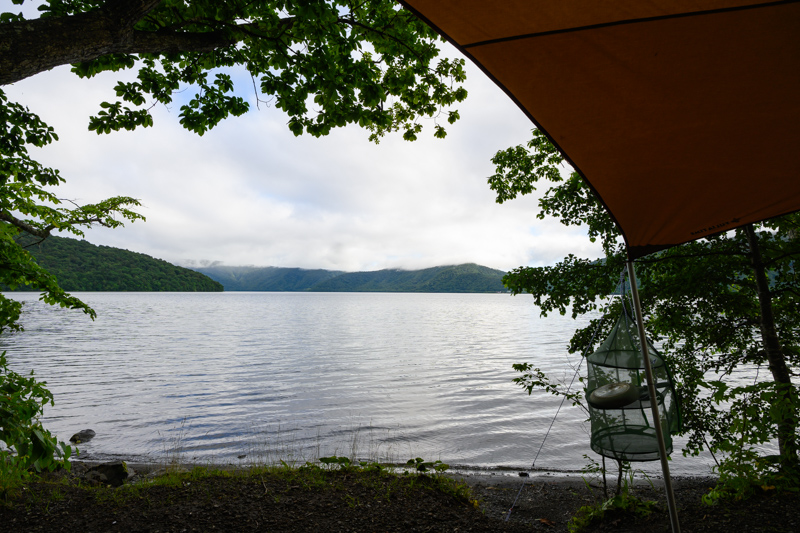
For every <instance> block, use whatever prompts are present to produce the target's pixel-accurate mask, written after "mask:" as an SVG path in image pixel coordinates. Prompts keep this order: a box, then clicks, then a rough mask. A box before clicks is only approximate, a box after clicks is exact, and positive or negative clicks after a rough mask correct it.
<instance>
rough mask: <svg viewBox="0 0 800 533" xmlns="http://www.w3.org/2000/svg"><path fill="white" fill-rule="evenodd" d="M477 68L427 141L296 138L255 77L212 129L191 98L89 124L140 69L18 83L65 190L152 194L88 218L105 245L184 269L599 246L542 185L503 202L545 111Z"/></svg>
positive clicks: (362, 263) (454, 257)
mask: <svg viewBox="0 0 800 533" xmlns="http://www.w3.org/2000/svg"><path fill="white" fill-rule="evenodd" d="M443 48H444V52H445V53H446V54H447V55H449V56H457V55H458V52H457V51H455V49H452V48H449V45H443ZM467 73H468V79H467V82H466V84H465V87H466V88H467V90H468V91H469V97H468V98H467V100H466V101H465V102H463V103H461V104H459V105H457V106H455V108H456V109H458V110H459V111H460V114H461V117H462V118H461V120H459V121H458V122H456V123H455V124H453V125H450V126H449V127H448V135H447V137H446V139H444V140H441V139H435V138H434V137H433V128H432V124H431V125H430V126H428V125H427V124H426V128H425V130H424V131H423V133H422V135H420V138H419V140H417V141H414V142H408V141H404V140H403V139H402V136H401V135H400V134H395V135H392V136H388V137H385V138H384V139H383V140H382V141H381V142H380V144H378V145H375V144H374V143H371V142H370V141H369V140H368V136H369V133H368V132H367V131H365V130H363V129H360V128H358V127H355V126H353V127H347V128H343V129H339V130H335V131H334V132H333V133H332V134H330V135H328V136H327V137H322V138H319V139H317V138H313V137H311V136H308V135H305V136H301V137H295V136H294V135H293V134H292V133H291V132H290V131H289V129H288V127H287V126H286V122H287V117H286V115H284V114H283V113H282V112H281V111H280V110H278V109H275V108H274V107H272V106H269V105H264V104H261V105H260V106H259V108H258V109H257V108H256V105H255V95H254V94H253V92H252V89H250V90H248V87H247V84H244V85H243V86H241V87H239V90H238V92H239V94H240V95H241V96H243V97H244V98H246V99H247V100H249V101H250V102H251V111H250V112H249V113H247V114H245V115H244V116H242V117H232V118H229V119H227V120H225V121H223V122H222V123H221V124H220V125H219V126H217V127H216V128H214V129H213V130H211V131H210V132H208V133H206V134H205V135H204V136H202V137H200V136H197V135H196V134H193V133H191V132H188V131H186V130H184V129H183V128H182V127H181V126H180V124H179V117H178V113H179V109H178V108H179V106H178V105H175V106H173V107H172V108H166V107H163V106H157V107H155V108H153V110H152V114H153V116H154V121H155V125H154V127H152V128H146V129H139V130H137V131H134V132H127V131H121V132H113V133H111V134H109V135H97V134H96V133H93V132H89V131H88V127H87V126H88V121H89V117H90V116H91V115H93V114H95V113H96V112H97V111H98V110H99V109H100V108H99V104H100V102H103V101H114V100H115V97H114V91H113V87H114V85H115V84H116V82H117V80H119V79H130V78H131V77H132V76H133V74H132V72H130V73H127V74H124V73H104V74H101V75H99V76H97V77H95V78H92V79H91V80H82V79H80V78H78V77H77V76H75V75H74V74H72V73H70V72H69V67H68V66H64V67H59V68H56V69H54V70H52V71H50V72H46V73H42V74H39V75H37V76H34V77H32V78H28V79H26V80H23V81H21V82H18V83H16V84H13V85H10V86H6V87H4V88H3V90H5V91H6V94H7V95H8V97H9V99H11V100H16V101H18V102H20V103H22V104H24V105H26V106H28V107H29V108H30V110H31V111H33V112H35V113H37V114H38V115H39V116H40V117H41V118H42V119H43V120H44V121H45V122H47V123H48V124H50V125H51V126H53V127H54V128H55V130H56V133H57V134H58V135H59V137H60V140H59V141H58V142H56V143H54V144H52V145H50V146H48V147H45V148H43V149H33V150H34V152H32V154H33V155H34V157H36V158H37V159H38V160H39V161H41V162H42V163H45V164H47V165H49V166H53V167H55V168H58V169H59V170H60V171H61V174H62V176H63V177H64V178H65V179H66V183H65V184H63V185H61V186H59V187H58V188H57V189H56V190H55V192H56V194H57V196H59V197H60V198H66V199H70V200H73V201H76V202H78V203H93V202H97V201H100V200H102V199H105V198H107V197H111V196H132V197H134V198H137V199H139V200H140V201H141V202H142V203H143V207H142V208H141V209H140V210H139V211H140V212H141V213H142V214H143V215H144V216H145V217H146V219H147V220H146V222H141V221H139V222H135V223H127V224H126V225H125V227H123V228H117V229H113V230H110V229H106V228H93V229H91V230H88V231H87V232H86V237H85V238H86V240H87V241H89V242H91V243H93V244H98V245H100V244H102V245H107V246H114V247H118V248H123V249H127V250H131V251H135V252H141V253H145V254H148V255H150V256H153V257H156V258H159V259H164V260H166V261H169V262H171V263H174V264H178V265H183V266H193V265H197V266H201V265H204V264H208V263H214V262H218V263H221V264H224V265H229V266H243V265H252V266H279V267H301V268H323V269H330V270H344V271H367V270H380V269H385V268H401V269H420V268H428V267H432V266H440V265H452V264H460V263H478V264H480V265H484V266H488V267H491V268H497V269H501V270H505V271H508V270H510V269H512V268H516V267H519V266H542V265H548V264H553V263H555V262H557V261H558V260H559V259H561V258H563V257H564V256H566V255H567V254H569V253H574V254H576V255H579V256H582V257H598V256H599V255H600V249H599V246H598V245H596V244H592V243H591V242H590V241H589V239H588V237H587V236H586V232H585V230H583V229H581V228H567V227H564V226H562V225H561V224H559V223H558V222H557V221H555V220H539V219H537V218H536V213H537V206H536V199H537V197H536V195H535V194H534V195H531V196H527V197H523V198H519V199H516V200H513V201H510V202H506V203H505V204H502V205H500V204H497V203H496V202H495V195H494V193H493V191H491V190H490V189H489V186H488V184H487V177H488V176H490V175H492V174H493V166H492V164H491V158H492V156H493V155H494V154H495V153H496V152H497V151H498V150H501V149H505V148H508V147H510V146H514V145H517V144H522V143H525V142H526V141H527V140H528V139H530V130H531V128H532V124H531V123H530V121H529V120H528V119H527V118H526V117H525V115H524V114H523V113H522V111H520V110H519V109H518V108H517V107H516V105H515V104H514V103H513V102H512V101H511V100H510V99H509V98H508V97H507V96H506V95H505V93H504V92H503V91H502V90H501V89H500V88H498V87H497V86H495V85H494V83H492V82H491V81H490V80H489V79H488V78H486V76H485V75H484V74H483V73H481V72H480V71H479V70H478V69H477V68H476V67H474V66H473V65H472V64H470V63H469V62H468V64H467ZM126 77H127V78H126ZM248 81H249V79H248ZM262 98H263V96H262ZM64 236H67V235H64Z"/></svg>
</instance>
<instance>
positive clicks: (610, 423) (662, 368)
mask: <svg viewBox="0 0 800 533" xmlns="http://www.w3.org/2000/svg"><path fill="white" fill-rule="evenodd" d="M640 346H641V345H640V343H639V333H638V331H637V328H636V323H635V322H634V320H633V319H632V318H631V317H630V316H629V315H628V313H627V312H623V313H622V316H621V317H620V318H619V320H618V321H617V324H616V325H615V326H614V328H613V329H612V330H611V333H610V334H609V335H608V337H607V338H606V340H605V341H603V344H602V345H601V346H600V348H598V349H597V351H595V352H594V353H593V354H591V355H589V357H587V358H586V361H587V363H588V367H589V370H588V372H589V376H588V381H587V387H586V400H587V403H588V404H589V415H590V418H591V425H592V438H591V446H592V450H594V451H595V452H597V453H598V454H600V455H603V456H605V457H610V458H613V459H617V460H622V461H654V460H657V459H658V458H659V454H658V440H657V437H656V431H655V427H654V424H655V421H654V420H653V412H652V409H651V406H650V395H649V393H648V390H647V382H646V379H645V370H644V361H643V358H642V351H641V348H640ZM647 348H648V353H649V354H650V361H651V364H652V367H653V374H654V376H655V382H656V383H655V386H656V401H657V403H658V412H659V415H660V419H661V421H660V423H661V424H662V428H663V432H664V440H665V444H666V449H667V454H670V453H672V435H671V434H672V433H676V432H678V431H680V426H681V419H680V411H679V408H678V401H677V396H676V394H675V387H674V385H673V381H672V375H671V374H670V372H669V369H668V368H667V365H666V362H665V361H664V359H663V358H662V357H661V355H660V354H659V353H658V352H657V351H656V349H655V348H653V346H652V344H650V342H649V341H648V342H647Z"/></svg>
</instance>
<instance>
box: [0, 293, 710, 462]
mask: <svg viewBox="0 0 800 533" xmlns="http://www.w3.org/2000/svg"><path fill="white" fill-rule="evenodd" d="M75 294H76V295H77V296H79V297H80V298H81V299H83V300H84V301H86V302H87V303H89V304H90V305H91V306H92V307H94V309H95V310H96V311H97V314H98V317H97V319H96V320H95V321H91V320H90V319H89V318H88V317H87V316H86V315H84V314H83V313H81V312H77V311H70V310H64V309H60V308H53V307H51V306H47V305H45V304H42V303H41V302H38V301H37V300H38V294H36V293H7V296H10V297H12V298H15V299H18V300H22V301H25V302H26V305H25V306H24V307H25V311H24V313H23V318H22V323H23V326H24V328H25V331H24V332H23V333H13V334H5V335H3V336H2V337H0V350H5V351H6V352H7V355H8V359H9V361H10V363H11V367H12V368H13V369H14V370H16V371H17V372H20V373H22V372H26V373H27V372H29V371H30V370H31V369H33V370H35V372H36V376H37V377H38V378H39V379H43V380H46V381H47V383H48V386H49V388H50V390H51V391H52V392H53V394H54V396H55V401H56V405H55V407H48V408H47V409H46V411H45V418H44V424H45V427H47V428H48V429H50V430H51V431H52V432H53V433H55V434H57V435H58V437H59V438H60V439H62V440H65V441H66V440H67V439H69V437H70V436H71V435H72V434H73V433H75V432H76V431H78V430H81V429H85V428H91V429H93V430H95V431H96V432H97V436H96V437H95V438H94V439H93V440H92V441H90V442H88V443H85V444H82V445H80V446H79V448H80V450H81V458H82V459H94V460H105V459H113V458H124V459H128V460H134V461H163V460H165V458H170V457H175V456H178V455H179V456H180V458H181V459H183V460H190V461H200V462H207V461H208V462H221V463H235V464H239V463H252V462H259V461H274V460H277V459H285V460H290V461H295V462H297V461H300V462H302V461H305V460H306V459H313V458H316V457H320V456H326V455H333V454H336V455H340V456H342V455H346V456H348V457H353V456H357V457H358V458H361V459H369V460H382V461H391V462H403V463H404V462H405V461H406V460H408V459H410V458H413V457H423V458H424V459H426V460H436V459H441V460H442V461H444V462H446V463H449V464H451V465H452V466H453V467H454V468H461V469H472V468H474V469H496V470H504V469H506V468H508V469H511V470H524V469H527V468H529V467H530V466H531V463H532V461H533V459H534V457H535V456H536V453H537V451H538V450H539V447H540V445H541V444H542V440H543V438H544V437H545V434H546V433H547V432H548V428H549V427H550V424H551V422H552V420H553V417H554V415H555V413H556V410H557V409H558V407H559V404H560V403H561V402H560V399H558V398H554V397H552V396H550V395H548V394H546V393H544V392H542V391H535V392H534V394H533V395H531V396H528V395H527V394H526V393H525V392H524V391H523V390H522V389H520V388H519V387H518V386H516V385H514V383H512V381H511V380H512V379H513V378H514V377H516V376H517V375H518V373H516V372H514V371H513V369H512V368H511V365H512V363H518V362H525V361H529V362H532V363H535V365H536V366H539V367H541V368H542V369H544V370H546V371H548V372H551V373H552V376H554V377H556V378H558V379H560V380H562V381H564V382H566V383H569V382H570V381H571V380H572V378H573V375H574V374H575V368H577V365H578V364H579V363H580V361H581V357H580V355H579V354H568V353H567V351H566V346H567V343H568V340H569V338H570V337H571V335H572V332H573V331H574V330H575V328H576V327H578V326H581V325H583V324H585V323H586V322H587V320H586V319H581V320H579V321H577V322H576V321H573V320H572V319H570V318H569V317H562V316H550V317H547V318H541V317H540V316H539V310H538V308H536V307H535V306H534V305H533V302H532V299H531V298H530V297H525V296H516V297H512V296H510V295H507V294H417V293H414V294H409V293H267V292H249V293H246V292H225V293H75ZM581 372H582V373H585V367H581ZM576 383H577V382H576ZM585 419H586V416H585V415H584V413H583V412H582V411H581V410H580V409H578V408H575V407H572V406H569V405H565V406H564V407H563V408H562V409H561V411H560V413H559V414H558V417H557V418H556V420H555V424H554V425H553V428H552V430H551V431H550V433H549V435H548V436H547V439H546V441H545V444H544V447H543V448H542V451H541V454H540V455H539V457H538V459H537V460H536V465H535V466H536V469H537V470H538V469H543V470H550V471H560V472H572V471H576V470H579V469H580V468H581V467H582V466H584V465H585V464H586V463H587V461H586V459H584V458H583V455H584V454H588V455H590V456H594V458H595V459H597V460H599V457H597V456H596V455H594V454H593V453H592V452H591V450H590V448H589V426H588V423H587V422H585ZM680 442H681V441H680V440H679V441H678V443H680ZM679 449H680V448H679V447H678V446H677V445H676V453H674V454H673V461H672V463H671V466H670V468H671V470H672V472H673V473H674V474H678V475H681V474H683V475H698V474H703V473H707V472H709V470H710V465H711V464H712V463H711V459H710V458H709V457H699V458H684V457H682V456H681V455H680V453H679V452H678V450H679ZM241 456H245V457H241ZM644 465H645V470H646V471H647V472H650V473H657V472H659V471H660V467H659V464H658V462H655V463H645V464H644ZM636 466H637V467H639V466H641V465H636Z"/></svg>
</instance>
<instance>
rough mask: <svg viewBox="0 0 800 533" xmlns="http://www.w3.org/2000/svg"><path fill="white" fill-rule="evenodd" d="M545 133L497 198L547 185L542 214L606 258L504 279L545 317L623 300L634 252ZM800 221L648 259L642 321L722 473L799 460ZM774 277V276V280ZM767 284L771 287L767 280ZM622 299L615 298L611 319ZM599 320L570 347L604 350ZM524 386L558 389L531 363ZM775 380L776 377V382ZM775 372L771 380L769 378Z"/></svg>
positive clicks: (503, 165)
mask: <svg viewBox="0 0 800 533" xmlns="http://www.w3.org/2000/svg"><path fill="white" fill-rule="evenodd" d="M553 150H554V149H553V148H552V147H551V146H550V145H549V143H547V142H546V138H545V137H544V136H543V135H542V134H541V133H540V132H537V131H534V139H533V141H531V142H530V143H528V145H527V147H523V146H517V147H515V148H511V149H509V150H505V151H501V152H498V154H497V155H496V156H495V158H494V160H493V161H494V162H495V164H496V165H497V173H496V174H495V176H493V177H492V178H490V180H489V183H490V186H491V187H492V188H493V189H494V190H495V191H496V192H497V201H498V202H504V201H508V200H510V199H513V198H514V197H516V196H517V195H518V194H525V193H528V192H531V191H533V190H534V188H535V185H538V184H540V181H541V180H547V181H549V182H550V183H551V187H550V188H549V189H548V190H547V191H546V192H545V193H544V194H543V196H542V198H541V200H540V202H539V206H540V212H539V214H538V216H539V217H540V218H543V217H545V216H552V217H555V218H557V219H559V220H560V221H561V223H563V224H565V225H568V226H584V227H586V228H587V230H588V234H589V237H590V239H592V240H593V241H595V240H599V241H600V243H601V244H602V247H603V251H604V257H603V258H601V259H599V260H594V259H582V258H578V257H575V256H573V255H570V256H568V257H566V258H564V260H562V261H561V262H559V263H557V264H556V265H553V266H547V267H538V268H530V267H520V268H518V269H515V270H513V271H512V272H510V273H509V274H508V275H507V276H506V277H505V278H504V282H505V283H506V285H507V286H508V287H509V288H510V289H511V290H512V292H513V293H515V294H520V293H525V292H527V293H529V294H531V295H532V296H533V298H534V301H535V303H536V305H537V306H539V307H540V308H541V310H542V314H545V315H546V314H548V313H551V312H559V313H561V314H566V313H568V312H569V313H571V314H572V316H573V317H577V316H580V315H583V314H586V313H589V312H592V311H597V310H599V309H601V308H603V306H605V305H607V304H608V303H609V297H610V296H611V295H613V294H615V292H616V289H617V279H618V277H619V274H620V272H621V271H623V269H624V265H625V260H626V254H625V248H624V244H623V242H622V239H621V236H620V234H619V233H618V231H617V229H616V227H615V225H614V224H613V222H612V220H611V218H610V217H609V216H608V215H607V214H606V213H605V211H604V210H603V208H602V207H601V205H600V204H599V202H597V201H596V200H595V198H594V197H593V195H592V194H591V192H590V190H589V188H588V186H586V185H585V184H584V183H583V180H582V179H581V178H580V176H578V175H577V174H576V173H574V172H573V173H572V174H570V175H569V177H566V178H565V177H563V175H562V170H564V167H562V166H561V163H562V160H561V158H560V157H559V156H558V155H557V154H556V153H555V152H554V151H553ZM798 230H800V216H798V215H797V214H791V215H786V216H783V217H780V218H777V219H773V220H770V221H766V222H763V223H761V224H758V225H754V226H753V227H749V228H748V227H742V228H739V229H736V230H734V231H729V232H727V233H723V234H719V235H715V236H710V237H707V238H705V239H703V240H701V241H695V242H691V243H687V244H684V245H682V246H678V247H675V248H672V249H669V250H666V251H663V252H659V253H657V254H653V255H650V256H648V257H646V258H643V259H641V260H639V261H637V276H638V278H639V284H640V296H641V300H642V307H643V318H644V320H645V324H646V328H647V330H648V333H649V334H650V335H651V336H652V337H653V339H654V340H655V341H656V342H660V343H661V346H662V351H663V353H664V355H665V357H666V359H667V361H668V362H669V363H670V364H671V366H672V368H673V370H674V374H675V377H676V380H677V389H678V394H679V397H680V399H681V407H682V411H683V415H684V429H685V431H686V433H688V437H689V440H688V444H687V446H686V448H685V450H684V453H686V454H697V453H699V452H700V450H701V449H703V448H704V447H706V446H707V447H709V448H710V449H711V450H712V452H714V453H718V452H722V456H723V463H722V466H721V467H720V468H721V472H733V473H735V472H737V471H743V470H742V469H744V468H745V465H748V466H747V468H748V469H755V470H752V472H753V474H752V476H751V477H754V478H758V477H759V476H767V475H773V474H775V472H777V471H778V470H782V471H785V470H786V469H787V468H789V469H793V468H795V466H796V464H797V433H798V427H797V420H798V416H799V415H800V413H798V405H800V404H799V403H798V401H797V389H796V385H794V384H792V383H791V379H790V376H792V375H796V373H797V370H798V366H799V365H800V357H799V356H800V353H799V352H798V350H800V306H798V304H799V303H800V301H798V299H800V283H799V282H800V279H798V273H797V271H796V269H795V261H796V260H797V258H798V257H800V241H798V238H797V236H798ZM765 274H768V276H767V275H765ZM760 278H761V281H760ZM618 305H619V303H618V302H616V301H613V302H611V310H610V313H611V314H612V315H614V314H615V313H616V312H617V311H616V309H615V306H618ZM600 321H601V319H599V318H598V319H593V320H591V321H590V324H589V325H588V326H587V327H586V328H584V329H581V330H578V331H577V332H576V333H575V335H574V336H573V338H572V339H571V341H570V350H571V351H572V352H575V351H579V350H581V351H582V350H583V349H584V348H586V347H587V346H588V347H589V348H588V349H589V350H593V349H594V348H595V347H596V344H594V345H593V344H592V338H593V337H592V333H593V332H594V330H595V329H597V328H598V327H599V328H600V334H599V335H597V336H596V337H594V338H595V339H596V341H595V343H597V342H599V341H600V340H601V339H602V338H603V337H604V336H605V334H606V333H607V332H608V330H609V329H610V327H611V326H612V322H613V321H606V322H605V323H601V322H600ZM515 368H516V369H517V370H519V371H521V372H523V376H522V377H521V378H518V379H517V380H515V381H517V382H518V384H519V385H521V386H522V387H524V388H526V389H528V390H529V391H530V390H531V389H532V388H533V387H544V388H546V389H548V390H551V389H552V390H551V392H553V391H558V390H559V389H557V388H553V387H555V386H554V385H553V384H551V383H550V382H549V381H548V380H547V379H546V376H543V375H542V374H541V372H538V373H537V372H535V368H534V367H533V366H532V365H530V364H521V365H516V366H515ZM770 374H771V375H770ZM770 377H771V378H772V379H770ZM776 441H778V442H779V444H780V449H781V456H780V457H779V458H777V460H773V461H767V460H764V457H763V452H762V453H759V452H758V451H757V449H758V447H759V446H760V445H763V444H766V443H774V442H776Z"/></svg>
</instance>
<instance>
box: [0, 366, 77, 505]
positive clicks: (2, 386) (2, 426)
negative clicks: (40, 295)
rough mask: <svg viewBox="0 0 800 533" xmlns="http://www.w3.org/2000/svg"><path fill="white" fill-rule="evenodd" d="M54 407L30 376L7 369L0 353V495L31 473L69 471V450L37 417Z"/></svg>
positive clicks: (40, 384)
mask: <svg viewBox="0 0 800 533" xmlns="http://www.w3.org/2000/svg"><path fill="white" fill-rule="evenodd" d="M47 404H50V405H53V395H52V394H51V393H50V391H49V390H47V388H46V387H45V383H44V382H38V381H36V379H35V378H34V377H33V371H31V373H30V375H29V376H22V375H20V374H17V373H16V372H14V371H12V370H10V369H9V368H8V361H7V360H6V354H5V352H3V353H2V354H0V442H2V443H3V444H4V446H3V447H2V449H0V492H2V491H4V490H6V489H8V488H10V487H13V486H15V485H17V484H18V483H20V482H22V481H24V480H25V479H26V478H27V476H28V473H29V472H31V471H36V472H42V471H52V470H55V469H56V468H58V467H65V468H67V469H68V468H69V466H70V465H69V457H70V456H71V455H72V448H71V447H70V446H68V445H66V444H64V443H63V442H57V440H56V438H55V437H54V436H53V435H51V434H50V432H49V431H47V430H46V429H44V428H43V427H42V423H41V422H40V421H39V417H40V416H41V415H42V412H43V410H44V406H45V405H47Z"/></svg>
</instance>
